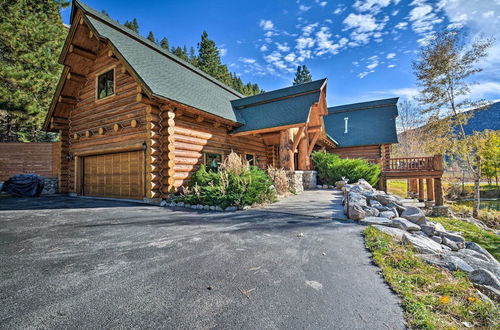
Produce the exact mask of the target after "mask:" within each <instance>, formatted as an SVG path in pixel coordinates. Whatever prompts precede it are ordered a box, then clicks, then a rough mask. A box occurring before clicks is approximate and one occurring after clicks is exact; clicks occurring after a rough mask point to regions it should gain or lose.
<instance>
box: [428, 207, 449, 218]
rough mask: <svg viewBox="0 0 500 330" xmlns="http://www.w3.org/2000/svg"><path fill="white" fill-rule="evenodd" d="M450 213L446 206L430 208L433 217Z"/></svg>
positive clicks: (445, 215)
mask: <svg viewBox="0 0 500 330" xmlns="http://www.w3.org/2000/svg"><path fill="white" fill-rule="evenodd" d="M449 215H450V209H449V207H448V206H434V207H433V208H432V216H434V217H447V216H449Z"/></svg>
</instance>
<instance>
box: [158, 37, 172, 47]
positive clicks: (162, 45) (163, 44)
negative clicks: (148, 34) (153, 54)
mask: <svg viewBox="0 0 500 330" xmlns="http://www.w3.org/2000/svg"><path fill="white" fill-rule="evenodd" d="M160 46H161V48H163V49H165V50H169V49H170V45H169V43H168V39H167V38H166V37H163V39H161V41H160Z"/></svg>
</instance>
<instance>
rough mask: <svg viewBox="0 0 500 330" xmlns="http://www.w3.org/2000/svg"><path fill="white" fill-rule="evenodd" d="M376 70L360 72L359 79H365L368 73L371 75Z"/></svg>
mask: <svg viewBox="0 0 500 330" xmlns="http://www.w3.org/2000/svg"><path fill="white" fill-rule="evenodd" d="M372 72H374V71H365V72H361V73H359V74H358V78H359V79H363V78H364V77H366V76H367V75H369V74H370V73H372Z"/></svg>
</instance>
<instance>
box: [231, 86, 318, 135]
mask: <svg viewBox="0 0 500 330" xmlns="http://www.w3.org/2000/svg"><path fill="white" fill-rule="evenodd" d="M271 93H272V92H271ZM265 94H268V93H265ZM259 96H260V95H259ZM319 98H320V91H317V92H312V93H308V94H303V95H299V96H294V97H289V98H284V99H281V100H277V101H270V102H267V103H259V104H255V105H250V106H248V107H246V108H240V109H235V110H234V111H235V113H236V117H237V118H238V121H240V122H244V123H245V125H243V126H241V127H239V128H237V129H235V130H234V131H233V133H238V132H246V131H253V130H258V129H263V128H271V127H279V126H286V125H293V124H300V123H305V122H306V121H307V117H308V116H309V111H310V109H311V105H313V103H315V102H318V101H319ZM242 100H245V99H242ZM238 101H239V100H238ZM233 104H234V102H233Z"/></svg>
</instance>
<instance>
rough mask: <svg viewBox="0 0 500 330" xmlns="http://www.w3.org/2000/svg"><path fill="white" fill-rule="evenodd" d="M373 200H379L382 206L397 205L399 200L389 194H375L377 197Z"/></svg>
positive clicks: (374, 196)
mask: <svg viewBox="0 0 500 330" xmlns="http://www.w3.org/2000/svg"><path fill="white" fill-rule="evenodd" d="M373 198H374V199H375V200H377V201H378V202H380V203H381V204H382V205H387V204H391V203H397V202H398V199H397V198H396V197H395V196H393V195H389V194H385V193H382V194H380V193H378V194H375V195H373Z"/></svg>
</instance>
